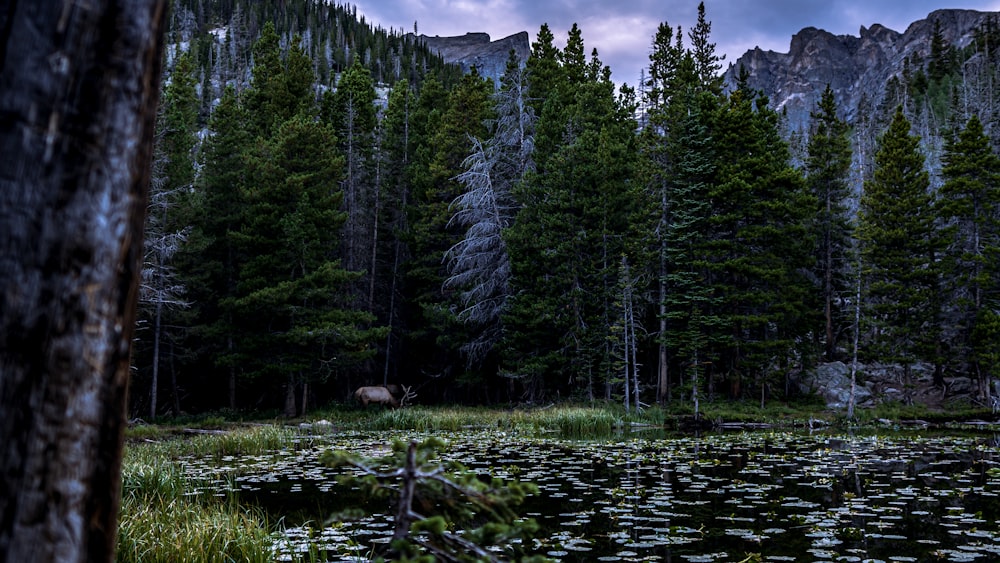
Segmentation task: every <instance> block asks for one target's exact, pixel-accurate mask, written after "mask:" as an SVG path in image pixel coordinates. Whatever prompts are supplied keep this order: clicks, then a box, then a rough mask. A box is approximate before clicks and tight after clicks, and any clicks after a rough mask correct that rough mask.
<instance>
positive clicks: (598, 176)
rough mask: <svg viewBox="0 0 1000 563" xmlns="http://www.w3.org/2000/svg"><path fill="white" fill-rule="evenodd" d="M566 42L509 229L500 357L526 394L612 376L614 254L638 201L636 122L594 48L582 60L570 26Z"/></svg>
mask: <svg viewBox="0 0 1000 563" xmlns="http://www.w3.org/2000/svg"><path fill="white" fill-rule="evenodd" d="M567 44H568V51H569V52H568V53H563V54H561V55H560V57H559V59H560V60H561V61H562V63H563V64H562V72H561V73H560V74H561V75H562V76H563V77H564V78H562V79H561V81H560V82H558V83H556V84H554V85H552V86H551V90H550V92H551V93H550V96H549V99H548V100H547V101H546V103H545V106H544V109H543V113H542V115H541V117H540V118H539V123H538V133H537V135H538V137H536V139H537V142H536V159H535V160H536V166H537V173H535V174H531V175H529V177H528V179H527V180H526V181H525V182H524V183H523V184H522V185H521V186H518V188H517V189H516V191H515V198H516V199H517V201H518V204H519V205H520V209H519V211H518V214H517V217H516V219H515V223H514V225H513V226H512V227H511V228H510V229H509V231H508V238H507V240H508V245H509V248H510V255H511V261H512V264H511V266H512V295H513V298H512V299H511V300H510V307H509V310H508V314H507V315H506V316H505V318H504V324H505V327H506V329H507V334H506V337H505V341H504V350H503V356H504V357H503V364H504V370H505V373H507V374H508V375H510V376H512V377H516V378H518V379H519V380H520V381H521V382H522V384H523V386H524V388H525V392H526V394H527V395H528V396H530V397H533V398H538V397H540V396H541V395H542V393H544V392H545V390H546V387H547V388H548V390H555V391H559V392H562V391H569V392H582V393H585V394H586V395H587V396H591V397H592V396H593V393H594V391H595V389H598V388H599V387H598V386H599V385H603V384H606V383H610V382H611V381H612V379H613V378H614V375H613V372H614V369H613V368H614V366H613V363H612V357H611V354H610V353H609V350H610V348H609V347H610V346H611V342H612V340H611V339H610V338H609V336H610V335H609V330H610V326H611V324H612V319H613V318H617V317H618V316H619V313H618V312H617V310H616V309H614V300H615V297H616V294H617V291H618V284H617V277H618V260H619V257H620V256H621V253H622V252H624V251H626V248H627V247H626V244H625V238H626V234H627V232H628V221H629V219H630V218H631V216H630V209H631V206H632V205H633V204H634V202H636V201H638V197H637V196H636V194H634V193H631V191H630V187H631V184H630V183H629V180H630V179H631V178H632V167H633V161H634V153H635V148H634V134H633V131H634V128H635V123H634V121H632V120H631V115H626V114H627V113H628V110H627V109H626V108H625V107H624V106H622V105H619V100H617V99H616V98H615V95H614V86H613V84H612V83H611V81H610V78H609V76H608V73H607V72H606V69H605V67H603V65H601V64H600V60H599V58H598V57H597V56H596V53H595V54H594V55H593V56H592V57H591V60H590V62H587V61H586V60H581V59H580V53H582V52H583V45H582V38H581V37H580V33H579V29H578V28H576V27H575V26H574V28H573V30H571V32H570V38H569V39H568V41H567ZM546 151H548V152H547V153H546ZM539 264H544V265H545V267H544V268H539V266H538V265H539ZM577 378H579V380H578V379H577ZM610 389H611V388H610V387H605V391H606V392H608V393H610Z"/></svg>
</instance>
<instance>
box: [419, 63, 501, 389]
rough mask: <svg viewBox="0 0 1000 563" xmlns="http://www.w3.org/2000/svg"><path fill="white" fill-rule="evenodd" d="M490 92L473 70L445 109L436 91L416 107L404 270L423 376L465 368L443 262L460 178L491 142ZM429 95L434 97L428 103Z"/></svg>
mask: <svg viewBox="0 0 1000 563" xmlns="http://www.w3.org/2000/svg"><path fill="white" fill-rule="evenodd" d="M425 86H426V85H425ZM492 93H493V83H492V81H490V80H487V79H484V78H482V77H480V76H479V75H478V74H476V73H474V72H473V73H471V74H468V75H466V76H465V77H464V78H463V79H462V81H461V82H460V83H459V85H458V86H456V87H455V88H454V89H453V90H452V91H451V92H450V93H449V94H448V96H447V100H446V105H445V107H444V108H443V111H442V108H440V107H433V105H434V103H435V102H437V100H435V99H434V96H435V95H436V94H435V92H434V91H430V92H426V93H421V99H422V100H421V102H420V103H419V104H418V105H420V106H422V107H420V108H418V115H417V116H416V119H417V120H420V121H423V124H422V127H424V129H423V131H422V132H420V135H421V137H420V140H417V139H415V140H414V142H416V143H418V144H417V145H416V146H419V147H420V148H421V150H420V151H418V153H417V155H416V162H415V163H414V165H415V168H414V169H413V172H414V175H413V179H414V185H413V190H412V193H411V195H412V199H411V205H410V207H409V213H408V215H409V217H408V219H409V226H410V229H409V236H410V239H409V241H408V243H409V248H410V251H411V256H412V259H411V261H410V263H409V264H408V267H407V295H408V300H409V303H410V306H411V307H412V310H411V312H410V315H409V317H410V322H411V323H412V325H411V330H410V331H409V338H410V346H411V350H412V353H413V354H414V357H413V360H412V362H411V365H414V366H419V368H418V369H420V370H423V371H424V372H426V373H431V374H438V375H440V374H452V373H453V370H454V367H455V366H458V365H461V355H460V353H459V348H460V347H461V345H462V343H464V342H466V341H467V336H466V334H465V332H464V330H463V327H462V326H461V323H459V322H458V319H457V318H456V316H455V313H454V312H453V311H452V305H454V300H453V296H452V295H451V292H450V291H448V292H445V291H444V281H445V279H446V278H447V275H448V274H447V269H446V265H445V263H444V261H443V260H444V257H445V253H446V252H447V251H448V249H449V248H451V247H452V246H454V245H455V243H457V242H458V241H459V240H460V237H461V235H462V233H461V232H460V231H459V230H458V228H457V227H456V226H454V225H453V226H450V227H449V225H448V223H449V220H450V218H451V213H450V211H449V207H450V205H451V202H452V201H453V200H454V199H455V198H456V197H457V196H458V195H459V193H460V192H461V184H460V183H459V182H458V181H457V180H456V179H455V177H456V176H458V175H459V174H460V173H461V170H462V162H463V161H464V160H465V158H466V157H467V155H468V154H470V153H471V152H472V139H473V138H480V139H481V138H484V137H486V134H487V130H486V122H487V120H488V119H490V118H491V117H492V115H491V112H492V108H491V104H490V96H491V94H492ZM425 95H427V96H430V98H429V99H426V100H423V98H424V96H425ZM425 103H426V104H427V105H424V104H425ZM425 120H426V121H425ZM423 143H426V144H423Z"/></svg>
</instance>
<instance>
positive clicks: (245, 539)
mask: <svg viewBox="0 0 1000 563" xmlns="http://www.w3.org/2000/svg"><path fill="white" fill-rule="evenodd" d="M144 434H145V432H142V433H140V434H139V435H144ZM296 440H298V438H297V433H296V432H295V430H293V429H291V428H287V427H284V426H280V425H256V426H251V427H242V428H237V429H234V430H231V431H227V432H223V433H218V434H197V435H194V436H190V437H176V436H175V437H173V438H171V439H167V440H163V441H159V442H146V443H142V442H133V443H129V444H128V445H127V446H126V449H125V458H124V462H123V466H122V507H121V511H120V516H119V524H118V547H117V551H118V556H117V561H119V562H122V563H131V562H137V563H138V562H150V561H152V562H154V563H156V562H173V561H185V562H193V563H202V562H205V563H208V562H214V561H243V562H247V563H257V562H261V563H263V562H266V561H273V560H274V557H275V553H274V541H275V538H274V536H273V535H272V528H273V526H271V525H270V524H269V522H268V521H267V518H266V516H265V515H264V514H263V512H261V511H260V510H257V509H254V508H251V507H246V506H242V505H240V504H239V503H238V502H237V500H236V499H235V498H234V497H232V496H222V497H220V496H217V495H211V494H201V493H200V491H199V485H200V483H198V481H197V480H196V479H195V478H192V477H190V476H188V475H186V474H185V472H184V467H183V463H182V462H181V461H179V458H181V457H184V456H194V457H203V456H211V457H215V458H217V459H218V458H220V457H222V456H228V455H259V454H262V453H266V452H268V451H274V450H279V449H286V450H287V449H288V448H295V447H296V446H297V443H296ZM314 556H315V554H304V555H303V557H304V558H305V559H306V560H310V559H314V558H315V557H314Z"/></svg>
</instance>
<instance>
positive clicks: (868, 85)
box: [724, 10, 997, 131]
mask: <svg viewBox="0 0 1000 563" xmlns="http://www.w3.org/2000/svg"><path fill="white" fill-rule="evenodd" d="M988 17H994V18H996V17H997V13H995V12H979V11H975V10H936V11H934V12H931V13H930V14H929V15H928V16H927V18H925V19H922V20H919V21H916V22H914V23H912V24H910V26H909V27H908V28H907V29H906V31H905V32H903V33H900V32H898V31H894V30H891V29H889V28H887V27H885V26H882V25H880V24H877V23H876V24H874V25H872V26H871V27H867V28H866V27H862V28H861V29H860V32H859V36H851V35H834V34H832V33H830V32H828V31H824V30H822V29H817V28H815V27H807V28H805V29H803V30H801V31H799V32H798V33H796V34H795V35H794V36H793V37H792V40H791V44H790V47H789V51H788V52H787V53H777V52H774V51H764V50H762V49H760V48H757V49H753V50H750V51H747V53H746V54H744V55H743V56H742V57H740V58H739V59H737V60H736V61H735V62H734V63H732V64H730V66H729V68H728V70H727V71H726V72H725V76H724V78H725V83H726V86H727V88H730V89H732V88H734V87H735V85H736V83H737V79H738V77H739V73H740V67H741V66H742V67H744V68H746V70H747V71H748V72H749V80H748V86H750V87H751V88H754V89H758V90H761V91H762V92H763V93H764V95H766V96H767V97H768V98H769V102H770V104H771V107H773V108H775V109H778V110H784V111H785V112H786V114H787V117H788V121H787V123H788V127H789V129H790V130H792V131H804V130H807V129H808V126H809V114H810V112H811V111H813V110H814V109H815V108H816V103H817V102H818V101H819V98H820V96H821V95H822V93H823V90H824V89H826V85H827V84H829V85H830V87H831V89H832V90H833V92H834V95H835V97H836V100H837V104H838V106H839V107H840V108H841V109H842V110H844V113H845V117H846V120H847V121H848V122H849V123H853V122H855V121H856V119H857V118H858V116H859V115H860V114H861V112H865V111H870V108H871V107H872V106H873V105H874V104H877V103H879V102H881V101H882V99H883V97H884V95H885V92H886V86H887V84H888V82H889V80H890V79H891V78H892V77H893V76H901V75H902V72H903V67H904V61H905V60H906V59H907V58H910V59H911V60H923V59H925V58H927V57H928V56H929V55H930V48H931V37H932V36H933V30H934V23H935V22H938V23H939V24H940V26H941V27H940V29H941V34H942V37H943V39H944V40H945V41H946V42H948V43H949V44H950V45H952V46H954V47H956V48H959V49H961V48H963V47H965V46H967V45H969V44H970V43H971V42H972V41H973V39H974V35H975V30H976V29H977V28H979V27H981V26H982V25H983V24H984V23H985V22H986V19H987V18H988Z"/></svg>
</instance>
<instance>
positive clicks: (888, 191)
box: [857, 107, 943, 384]
mask: <svg viewBox="0 0 1000 563" xmlns="http://www.w3.org/2000/svg"><path fill="white" fill-rule="evenodd" d="M929 185H930V180H929V176H928V173H927V170H926V169H925V168H924V158H923V156H922V155H921V154H920V151H919V139H918V138H917V137H915V136H911V135H910V122H909V121H908V120H907V119H906V117H905V116H904V115H903V109H902V107H898V108H897V109H896V114H895V115H894V116H893V120H892V123H891V124H890V126H889V129H888V130H887V131H886V133H885V134H884V135H883V136H882V138H881V139H880V142H879V147H878V151H877V152H876V154H875V171H874V173H873V175H872V178H871V180H869V181H866V182H865V189H864V193H863V194H862V196H861V208H860V217H859V224H858V231H857V232H858V239H859V240H860V242H861V258H862V264H863V268H864V270H863V275H864V278H865V280H866V282H867V283H866V293H865V298H864V304H865V308H866V309H867V313H866V314H865V318H866V319H868V320H869V321H870V322H871V323H872V324H873V326H872V329H873V330H872V334H871V339H870V343H869V344H870V346H871V348H870V349H871V352H872V354H873V357H875V358H879V359H881V360H882V361H886V362H897V363H900V364H902V366H903V370H904V376H905V383H907V384H909V383H910V382H911V378H910V373H911V368H912V365H913V363H914V362H916V361H917V360H920V359H934V360H935V361H936V362H937V363H939V358H938V356H937V353H938V352H937V350H938V346H939V343H940V336H941V329H940V324H939V322H938V321H939V318H938V317H939V312H940V306H941V302H940V287H939V283H938V276H939V273H940V272H939V263H938V261H939V260H940V258H941V255H942V249H943V240H942V238H941V235H940V233H939V231H938V230H937V228H936V225H935V224H934V216H933V205H932V204H933V200H932V197H931V194H930V193H929V191H928V189H929ZM935 373H936V375H937V377H936V379H940V377H941V376H940V370H936V371H935ZM935 383H938V384H941V383H943V381H941V380H939V381H936V382H935Z"/></svg>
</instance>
